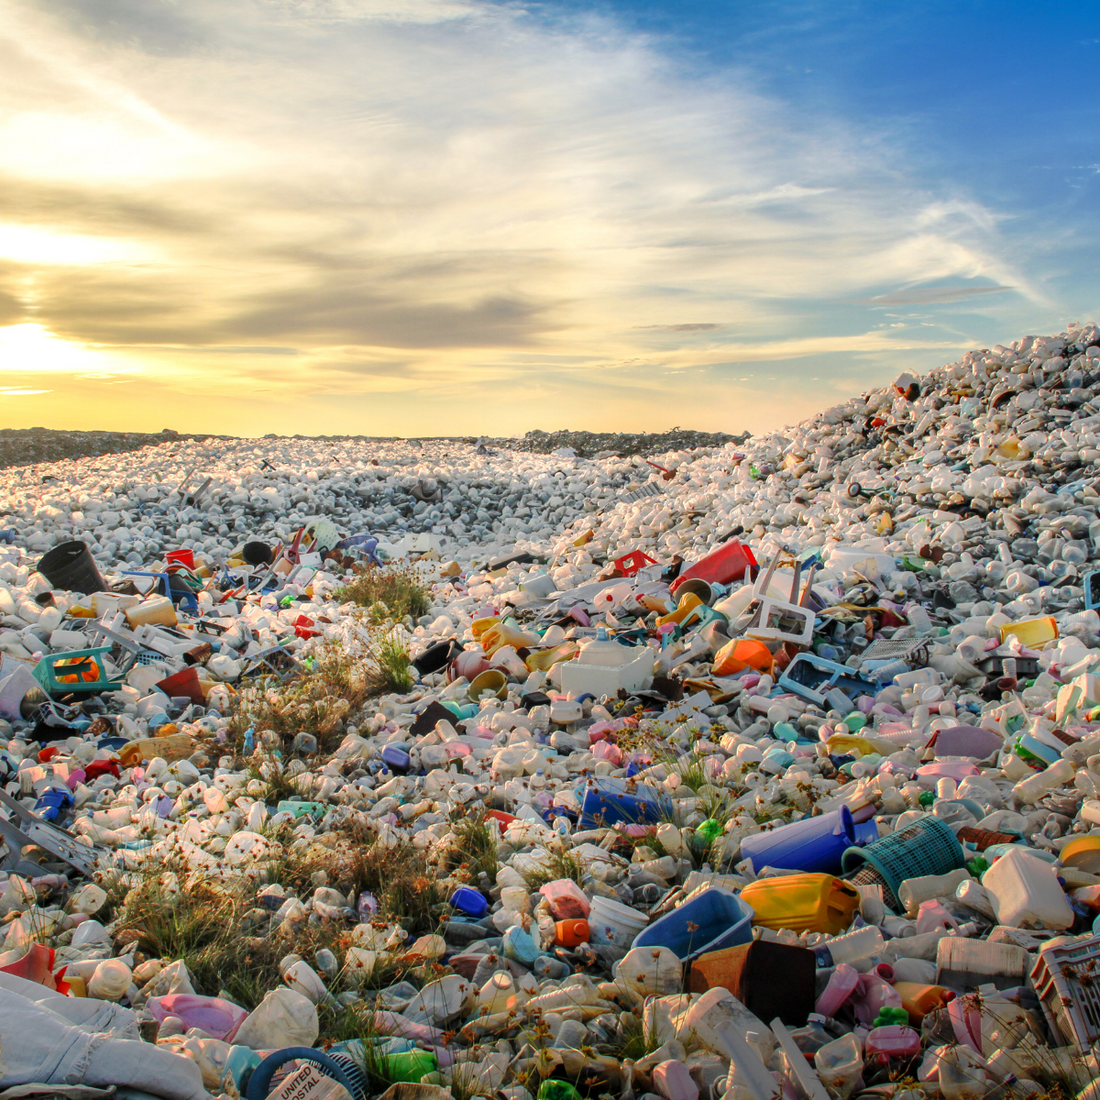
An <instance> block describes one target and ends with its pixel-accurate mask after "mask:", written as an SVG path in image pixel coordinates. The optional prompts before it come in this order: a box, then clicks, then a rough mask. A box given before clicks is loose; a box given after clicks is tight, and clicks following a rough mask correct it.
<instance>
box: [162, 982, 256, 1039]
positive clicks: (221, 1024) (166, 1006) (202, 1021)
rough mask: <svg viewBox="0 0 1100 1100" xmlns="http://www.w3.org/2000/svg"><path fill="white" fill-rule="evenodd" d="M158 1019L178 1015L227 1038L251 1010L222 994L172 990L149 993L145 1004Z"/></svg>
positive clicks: (212, 1033)
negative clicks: (246, 1009) (151, 995)
mask: <svg viewBox="0 0 1100 1100" xmlns="http://www.w3.org/2000/svg"><path fill="white" fill-rule="evenodd" d="M146 1008H148V1009H149V1011H150V1013H152V1015H153V1017H154V1018H155V1019H156V1020H157V1022H158V1023H159V1022H161V1021H162V1020H164V1019H165V1018H166V1017H168V1016H178V1017H179V1018H180V1019H181V1020H182V1021H183V1022H184V1024H185V1026H187V1027H189V1028H190V1027H197V1028H201V1029H202V1030H203V1031H205V1032H206V1034H207V1035H209V1036H211V1037H212V1038H214V1039H221V1040H222V1041H223V1042H228V1041H229V1040H230V1039H232V1038H233V1036H234V1035H236V1034H237V1028H239V1027H240V1026H241V1024H243V1023H244V1020H245V1017H246V1016H247V1015H248V1013H247V1012H246V1011H245V1010H244V1009H243V1008H241V1007H240V1005H235V1004H233V1003H232V1002H231V1001H223V1000H222V999H221V998H220V997H201V996H199V995H198V994H197V993H169V994H168V995H167V996H165V997H150V998H149V1003H148V1004H147V1005H146Z"/></svg>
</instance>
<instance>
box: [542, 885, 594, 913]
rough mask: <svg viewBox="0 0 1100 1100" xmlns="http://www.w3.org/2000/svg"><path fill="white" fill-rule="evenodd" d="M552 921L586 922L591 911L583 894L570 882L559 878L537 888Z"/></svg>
mask: <svg viewBox="0 0 1100 1100" xmlns="http://www.w3.org/2000/svg"><path fill="white" fill-rule="evenodd" d="M539 893H540V894H542V896H543V897H544V898H546V901H547V903H548V904H549V906H550V912H551V913H553V914H554V920H556V921H558V920H587V919H588V913H589V910H590V909H591V906H590V904H589V901H588V898H587V896H586V895H585V892H584V891H583V890H582V889H581V888H580V887H579V886H578V885H577V884H576V883H575V882H574V881H573V880H572V879H568V878H559V879H557V880H556V881H554V882H548V883H547V884H546V885H545V886H542V887H540V888H539Z"/></svg>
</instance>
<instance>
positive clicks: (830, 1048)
mask: <svg viewBox="0 0 1100 1100" xmlns="http://www.w3.org/2000/svg"><path fill="white" fill-rule="evenodd" d="M814 1068H815V1069H816V1070H817V1075H818V1076H819V1077H820V1078H821V1082H822V1084H823V1085H825V1087H826V1088H828V1089H829V1090H830V1091H831V1092H832V1093H834V1094H835V1095H837V1096H839V1097H840V1098H841V1100H847V1097H848V1096H850V1095H851V1093H852V1091H853V1090H854V1089H855V1087H856V1085H857V1083H858V1082H859V1080H860V1077H861V1076H862V1074H863V1051H862V1050H861V1049H860V1045H859V1040H858V1039H857V1038H856V1037H855V1036H854V1035H845V1036H844V1037H843V1038H841V1039H834V1040H833V1042H831V1043H829V1044H827V1045H826V1046H823V1047H822V1048H821V1049H820V1050H819V1051H817V1053H816V1054H814Z"/></svg>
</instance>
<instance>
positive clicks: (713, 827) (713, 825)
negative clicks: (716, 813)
mask: <svg viewBox="0 0 1100 1100" xmlns="http://www.w3.org/2000/svg"><path fill="white" fill-rule="evenodd" d="M721 835H722V824H721V822H718V821H715V820H714V818H713V817H708V818H707V819H706V821H703V822H700V824H699V825H698V826H697V827H696V829H695V843H696V844H698V845H699V846H700V847H702V848H707V847H709V846H710V845H711V844H713V843H714V842H715V841H716V840H717V839H718V838H719V837H720V836H721Z"/></svg>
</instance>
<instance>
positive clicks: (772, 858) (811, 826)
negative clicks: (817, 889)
mask: <svg viewBox="0 0 1100 1100" xmlns="http://www.w3.org/2000/svg"><path fill="white" fill-rule="evenodd" d="M855 843H856V830H855V825H854V824H853V822H852V812H851V810H849V809H848V807H847V806H841V807H840V809H838V810H833V811H832V812H831V813H827V814H821V815H819V816H818V817H807V818H803V820H801V821H792V822H791V823H790V824H789V825H780V826H779V828H777V829H772V830H770V831H769V832H759V833H754V834H753V835H752V836H746V837H742V838H741V858H742V859H749V860H751V861H752V865H753V869H754V870H755V871H757V872H759V871H761V870H762V869H763V868H764V867H768V866H770V867H780V868H783V869H784V870H789V871H808V872H817V873H825V874H836V873H837V872H839V871H840V859H841V856H843V855H844V852H845V850H846V849H848V848H850V847H851V846H852V845H853V844H855Z"/></svg>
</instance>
